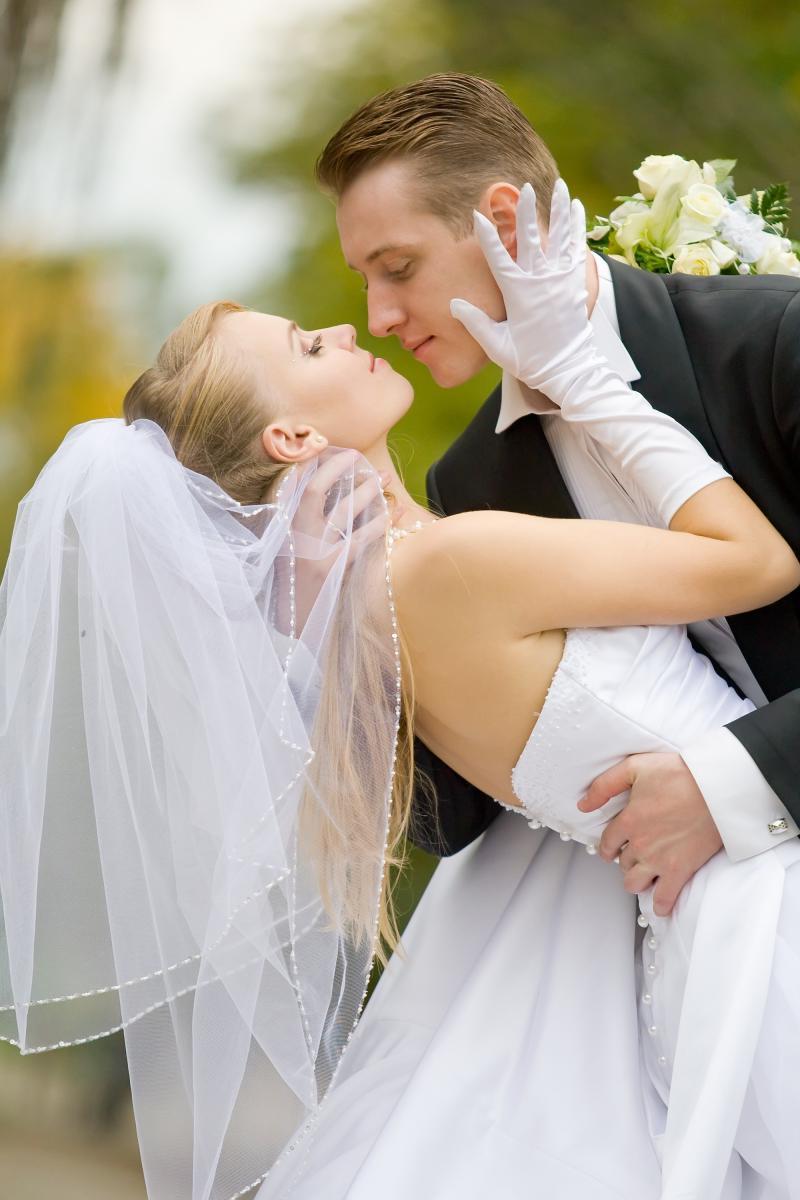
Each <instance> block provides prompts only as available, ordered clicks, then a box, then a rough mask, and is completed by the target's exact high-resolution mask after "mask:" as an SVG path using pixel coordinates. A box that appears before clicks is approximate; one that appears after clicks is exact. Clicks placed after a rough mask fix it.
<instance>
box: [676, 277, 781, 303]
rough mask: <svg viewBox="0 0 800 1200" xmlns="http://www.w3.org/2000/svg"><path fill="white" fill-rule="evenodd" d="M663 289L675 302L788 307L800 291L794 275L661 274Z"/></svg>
mask: <svg viewBox="0 0 800 1200" xmlns="http://www.w3.org/2000/svg"><path fill="white" fill-rule="evenodd" d="M662 279H663V282H664V286H665V287H666V289H667V291H668V292H669V294H670V296H671V297H672V298H673V300H674V301H678V300H680V299H683V298H686V299H689V300H694V299H696V300H701V301H702V300H705V299H709V298H715V297H720V298H733V299H741V300H743V301H744V302H746V303H752V301H753V300H756V299H760V300H763V301H767V302H770V301H771V302H773V303H775V304H777V305H786V304H788V303H789V302H790V301H791V300H792V298H793V297H794V296H796V295H797V293H798V292H800V278H798V277H797V276H796V275H712V276H702V275H683V274H677V275H664V276H662Z"/></svg>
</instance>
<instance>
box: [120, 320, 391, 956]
mask: <svg viewBox="0 0 800 1200" xmlns="http://www.w3.org/2000/svg"><path fill="white" fill-rule="evenodd" d="M244 311H246V310H245V309H244V307H243V306H242V305H240V304H234V303H233V302H231V301H227V300H222V301H217V302H216V303H213V304H206V305H203V306H202V307H201V308H198V309H195V311H194V312H192V313H190V314H189V316H188V317H186V319H185V320H184V321H182V322H181V324H180V325H179V326H178V327H177V329H175V330H173V332H172V333H171V334H170V335H169V337H168V338H167V339H166V341H165V342H164V344H163V346H162V347H161V349H160V350H159V352H158V354H157V356H156V361H155V364H154V365H153V366H152V367H149V368H148V369H147V370H146V371H144V372H143V374H141V375H140V376H139V378H138V379H137V380H136V381H135V382H134V383H133V384H132V385H131V387H130V388H129V390H128V392H127V395H126V396H125V399H124V401H123V414H124V417H125V421H126V422H127V423H128V424H131V423H132V422H133V421H136V420H140V419H146V420H149V421H154V422H155V423H156V424H157V425H160V426H161V428H162V429H163V430H164V432H165V433H166V435H167V437H168V438H169V440H170V442H171V444H172V447H173V449H174V451H175V456H176V457H177V459H178V460H179V461H180V462H181V463H182V464H183V466H185V467H188V468H189V469H190V470H192V471H196V472H198V473H199V474H202V475H206V476H208V477H209V478H210V479H213V480H214V482H215V483H216V484H218V486H219V487H221V488H222V489H223V491H225V492H227V493H228V495H229V496H232V497H233V499H234V500H238V501H239V503H240V504H245V505H246V504H260V503H265V502H266V501H267V500H268V499H269V496H270V493H271V492H272V491H273V489H274V488H275V486H276V484H277V483H278V481H279V480H280V478H281V476H282V475H283V474H284V472H285V471H286V470H288V465H287V464H286V463H283V462H276V461H275V460H273V459H271V458H270V457H269V456H268V455H267V453H266V451H265V449H264V444H263V442H262V440H261V435H262V433H263V431H264V428H265V427H266V425H267V424H268V423H269V420H270V411H269V410H270V402H269V395H268V386H267V384H266V382H260V381H259V380H258V379H257V377H256V375H255V372H254V371H253V369H252V368H251V366H250V364H249V363H248V362H247V359H246V357H245V356H243V355H237V354H236V353H235V352H233V351H231V350H230V349H229V348H228V347H227V346H225V345H223V342H222V340H221V339H220V338H218V337H217V336H216V334H217V332H218V328H219V324H220V322H221V321H222V320H223V319H224V317H226V316H227V315H228V314H230V313H237V312H244ZM376 551H377V547H376ZM370 624H371V622H369V621H366V622H365V623H364V626H363V628H362V634H363V636H361V637H360V638H359V639H358V640H357V642H356V655H357V660H356V661H355V662H350V663H349V669H351V670H353V671H354V672H357V673H358V677H359V678H360V679H362V680H363V694H364V695H365V696H375V697H378V696H382V695H383V694H384V690H385V679H384V678H383V675H382V671H383V662H384V659H383V656H382V655H381V653H380V642H381V634H380V633H379V631H378V630H377V628H375V629H370V628H368V626H369V625H370ZM339 642H340V639H339V637H338V634H337V631H336V629H335V628H334V629H333V631H332V633H331V635H330V640H329V647H328V662H329V667H330V669H329V670H328V671H327V672H326V677H327V678H328V679H329V680H330V683H329V684H326V685H325V686H324V687H323V691H322V695H321V696H320V702H319V708H318V711H317V716H316V721H315V727H314V730H313V734H312V741H313V742H314V743H315V744H316V745H318V746H325V747H327V748H328V749H329V751H330V749H331V748H333V750H334V751H335V750H336V749H337V748H338V749H339V750H340V751H341V761H340V762H339V763H337V765H336V766H337V769H335V770H328V771H326V772H325V779H326V780H328V781H330V780H331V779H336V780H337V782H338V785H339V786H338V787H337V789H336V791H337V795H335V796H334V795H331V794H330V787H328V788H327V790H326V795H325V802H326V811H325V812H322V811H321V810H320V809H319V807H318V806H317V805H316V804H315V803H314V799H313V795H314V786H313V785H314V783H315V779H314V774H313V772H314V767H313V765H312V777H311V784H312V787H311V788H310V789H309V790H308V791H307V793H306V798H305V802H304V811H303V813H302V821H301V828H302V830H303V836H304V838H305V842H306V847H307V850H308V852H309V855H310V856H311V858H312V859H313V861H314V864H315V868H316V870H317V875H318V879H319V886H320V892H321V894H322V896H323V898H328V897H340V896H346V897H347V905H346V911H345V916H346V919H347V924H348V931H349V933H350V936H352V937H354V938H355V939H356V940H361V939H363V938H367V939H371V938H372V936H373V929H372V905H373V901H374V893H373V892H372V889H371V885H370V884H369V883H368V882H367V881H369V880H371V879H372V878H373V875H374V865H375V864H374V861H373V847H372V846H371V845H370V844H369V842H368V841H367V840H365V839H364V837H362V836H361V834H362V831H363V830H364V829H367V828H369V827H370V822H369V821H368V820H366V819H365V816H364V814H367V813H370V812H371V811H372V810H373V809H374V806H375V804H376V803H380V802H381V797H376V796H375V795H372V794H369V795H368V794H366V790H365V788H364V787H363V785H360V781H359V778H358V775H357V773H356V772H355V771H354V770H353V768H352V761H351V755H350V753H349V744H350V736H351V734H352V730H351V728H350V724H351V722H352V719H353V714H352V713H351V712H349V711H347V712H342V711H341V708H342V706H341V704H340V703H338V701H339V696H338V694H337V689H336V679H337V661H338V658H339V656H341V655H342V654H344V653H348V652H347V651H345V649H344V648H343V647H342V646H341V645H340V644H339ZM404 657H405V656H404ZM405 665H406V666H407V663H406V664H405ZM403 678H404V687H403V695H402V709H401V719H400V732H399V737H398V744H397V756H396V764H395V774H394V785H393V791H392V803H391V816H390V827H389V841H388V846H387V857H386V870H385V872H384V883H383V890H382V894H381V901H380V917H379V934H380V939H379V945H378V957H379V958H380V960H381V961H382V962H383V963H385V962H386V961H387V957H388V955H387V951H389V952H391V951H392V950H394V949H395V947H396V946H397V945H398V942H399V940H400V935H399V932H398V929H397V920H396V915H395V909H394V902H393V887H394V882H395V879H396V876H397V871H396V869H395V868H399V867H401V866H402V865H403V862H404V850H405V842H406V835H407V830H408V825H409V820H410V814H411V798H412V794H413V773H414V760H413V728H412V712H413V703H412V702H411V700H410V696H409V691H408V688H409V680H410V675H409V673H408V671H407V670H404V672H403ZM324 757H325V756H323V755H317V756H316V759H315V762H316V763H321V762H322V760H323V759H324ZM359 853H361V855H362V859H361V864H359Z"/></svg>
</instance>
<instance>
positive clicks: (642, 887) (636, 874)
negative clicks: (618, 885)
mask: <svg viewBox="0 0 800 1200" xmlns="http://www.w3.org/2000/svg"><path fill="white" fill-rule="evenodd" d="M657 879H658V875H657V874H656V872H655V871H654V869H653V868H652V867H649V866H648V865H647V863H640V862H637V863H635V864H634V865H633V866H632V867H630V868H629V870H627V871H626V872H625V874H624V876H623V878H622V886H623V887H624V888H625V891H626V892H635V893H636V895H639V893H640V892H646V891H647V889H648V888H650V887H652V886H653V884H654V883H655V881H656V880H657Z"/></svg>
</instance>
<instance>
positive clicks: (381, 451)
mask: <svg viewBox="0 0 800 1200" xmlns="http://www.w3.org/2000/svg"><path fill="white" fill-rule="evenodd" d="M364 457H365V458H366V459H367V460H368V461H369V462H370V463H371V464H372V466H373V467H374V468H375V470H376V471H378V472H379V473H380V474H381V475H383V476H384V477H385V476H387V475H388V476H389V482H388V483H386V484H385V485H384V488H383V491H384V494H385V495H387V496H391V497H392V499H393V501H394V504H393V506H392V524H393V525H399V526H404V525H412V524H413V523H414V521H418V520H424V519H425V517H426V516H429V513H428V509H427V508H425V506H424V505H422V504H419V503H418V502H417V501H416V500H415V499H414V497H413V496H411V494H410V493H409V492H408V490H407V489H406V486H405V484H404V483H403V481H402V480H401V478H400V476H399V474H398V471H397V467H396V466H395V464H394V461H393V459H392V456H391V454H390V453H389V447H388V446H387V444H386V442H385V441H384V442H382V443H380V444H379V445H378V446H375V447H374V448H373V449H372V450H368V451H367V453H366V454H365V456H364Z"/></svg>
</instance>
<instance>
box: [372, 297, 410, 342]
mask: <svg viewBox="0 0 800 1200" xmlns="http://www.w3.org/2000/svg"><path fill="white" fill-rule="evenodd" d="M375 291H376V289H374V288H372V289H370V291H369V292H368V293H367V324H368V325H369V331H370V333H371V334H372V336H373V337H388V336H389V334H390V333H395V332H396V331H397V328H398V326H400V325H402V324H403V321H404V320H405V313H404V312H403V310H402V309H401V308H400V307H399V305H397V304H396V303H395V302H394V301H393V300H392V298H391V296H387V295H385V294H383V295H381V294H380V292H378V294H377V295H375V294H374V293H375Z"/></svg>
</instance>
